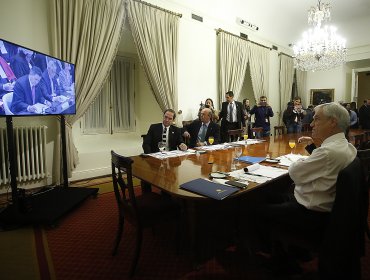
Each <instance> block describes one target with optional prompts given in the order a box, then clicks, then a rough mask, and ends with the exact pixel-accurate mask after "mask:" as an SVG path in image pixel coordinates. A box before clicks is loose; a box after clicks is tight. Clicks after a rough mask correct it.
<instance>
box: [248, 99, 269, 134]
mask: <svg viewBox="0 0 370 280" xmlns="http://www.w3.org/2000/svg"><path fill="white" fill-rule="evenodd" d="M250 114H251V115H253V114H254V126H253V127H262V128H263V136H270V118H272V117H273V116H274V112H273V111H272V108H271V106H270V105H268V104H267V97H266V96H261V97H260V102H259V103H258V104H257V105H255V106H254V107H253V108H252V110H251V111H250Z"/></svg>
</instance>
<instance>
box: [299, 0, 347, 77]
mask: <svg viewBox="0 0 370 280" xmlns="http://www.w3.org/2000/svg"><path fill="white" fill-rule="evenodd" d="M330 8H331V7H330V4H324V3H321V1H320V0H318V4H317V6H316V7H311V9H310V10H309V11H308V24H310V25H312V26H313V29H310V30H308V31H306V32H304V33H303V38H302V40H301V41H300V42H298V43H297V44H294V45H293V51H294V67H295V68H298V69H299V70H302V71H310V70H311V71H316V70H327V69H330V68H334V67H337V66H339V65H341V64H343V63H344V62H345V59H346V53H347V49H346V47H345V40H344V39H343V38H342V37H340V36H338V35H337V34H336V29H335V28H334V27H329V26H324V27H322V26H321V23H322V22H324V21H329V20H330Z"/></svg>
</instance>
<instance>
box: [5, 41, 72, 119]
mask: <svg viewBox="0 0 370 280" xmlns="http://www.w3.org/2000/svg"><path fill="white" fill-rule="evenodd" d="M73 114H76V95H75V66H74V64H72V63H69V62H67V61H63V60H61V59H58V58H56V57H52V56H49V55H46V54H43V53H40V52H37V51H35V50H32V49H29V48H25V47H23V46H20V45H18V44H14V43H11V42H9V41H7V40H3V39H1V38H0V117H1V116H40V115H73Z"/></svg>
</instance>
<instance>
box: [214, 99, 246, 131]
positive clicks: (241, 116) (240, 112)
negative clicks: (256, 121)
mask: <svg viewBox="0 0 370 280" xmlns="http://www.w3.org/2000/svg"><path fill="white" fill-rule="evenodd" d="M234 102H235V106H236V121H237V122H238V125H239V127H240V128H242V127H243V126H245V119H244V113H243V104H242V103H241V102H239V101H235V100H234ZM228 106H229V102H222V106H221V112H220V114H219V119H222V120H221V125H222V124H223V123H226V121H227V119H226V117H227V107H228Z"/></svg>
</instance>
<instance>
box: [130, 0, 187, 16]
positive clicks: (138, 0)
mask: <svg viewBox="0 0 370 280" xmlns="http://www.w3.org/2000/svg"><path fill="white" fill-rule="evenodd" d="M133 1H135V2H138V3H142V4H144V5H147V6H149V7H152V8H155V9H158V10H161V11H163V12H166V13H169V14H172V15H175V16H178V17H180V18H181V17H182V14H179V13H175V12H172V11H170V10H166V9H164V8H162V7H159V6H156V5H153V4H150V3H148V2H145V1H141V0H133Z"/></svg>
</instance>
